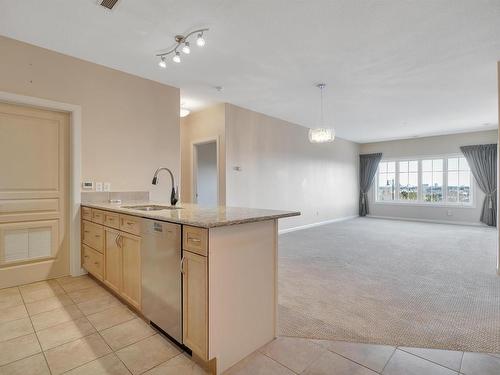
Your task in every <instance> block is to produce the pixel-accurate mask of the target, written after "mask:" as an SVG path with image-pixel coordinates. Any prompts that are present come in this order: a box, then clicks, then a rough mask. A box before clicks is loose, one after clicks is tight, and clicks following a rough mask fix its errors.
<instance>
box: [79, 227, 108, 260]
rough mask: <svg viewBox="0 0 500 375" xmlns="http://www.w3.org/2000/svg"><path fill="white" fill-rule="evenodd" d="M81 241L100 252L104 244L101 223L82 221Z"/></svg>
mask: <svg viewBox="0 0 500 375" xmlns="http://www.w3.org/2000/svg"><path fill="white" fill-rule="evenodd" d="M82 242H83V243H84V244H85V245H87V246H90V247H91V248H93V249H94V250H97V251H99V252H100V253H102V251H103V247H104V246H103V245H104V230H103V227H102V226H101V225H98V224H95V223H91V222H90V221H86V220H83V221H82Z"/></svg>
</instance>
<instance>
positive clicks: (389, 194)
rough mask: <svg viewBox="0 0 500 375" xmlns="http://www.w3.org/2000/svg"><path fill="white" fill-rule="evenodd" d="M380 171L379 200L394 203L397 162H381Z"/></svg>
mask: <svg viewBox="0 0 500 375" xmlns="http://www.w3.org/2000/svg"><path fill="white" fill-rule="evenodd" d="M378 171H379V172H378V190H377V200H379V201H393V200H394V199H395V197H396V196H395V194H396V185H395V184H396V162H394V161H381V162H380V163H379V165H378Z"/></svg>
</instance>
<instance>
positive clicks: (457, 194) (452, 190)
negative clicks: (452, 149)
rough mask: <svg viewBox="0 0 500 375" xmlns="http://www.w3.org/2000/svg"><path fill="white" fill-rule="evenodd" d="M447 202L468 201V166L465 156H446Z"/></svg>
mask: <svg viewBox="0 0 500 375" xmlns="http://www.w3.org/2000/svg"><path fill="white" fill-rule="evenodd" d="M447 201H448V202H452V203H457V202H459V203H470V202H471V186H470V168H469V164H468V163H467V160H465V158H460V157H458V158H448V199H447Z"/></svg>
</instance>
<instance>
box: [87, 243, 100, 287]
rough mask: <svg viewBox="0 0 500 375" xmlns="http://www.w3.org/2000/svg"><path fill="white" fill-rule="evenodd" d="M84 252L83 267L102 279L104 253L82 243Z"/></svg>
mask: <svg viewBox="0 0 500 375" xmlns="http://www.w3.org/2000/svg"><path fill="white" fill-rule="evenodd" d="M82 252H83V267H84V268H85V269H86V270H87V271H88V272H90V273H91V274H92V275H94V276H95V277H97V278H98V279H99V280H102V278H103V271H104V265H103V256H102V254H101V253H98V252H97V251H95V250H93V249H91V248H90V247H88V246H85V245H82Z"/></svg>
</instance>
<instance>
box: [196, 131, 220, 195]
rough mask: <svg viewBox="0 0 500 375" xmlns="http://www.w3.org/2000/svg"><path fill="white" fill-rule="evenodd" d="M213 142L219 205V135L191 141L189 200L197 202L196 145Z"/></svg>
mask: <svg viewBox="0 0 500 375" xmlns="http://www.w3.org/2000/svg"><path fill="white" fill-rule="evenodd" d="M213 142H215V149H216V151H215V152H216V154H217V205H220V202H221V197H220V186H219V185H220V166H219V163H220V160H219V145H220V141H219V136H215V137H208V138H201V139H196V140H194V141H192V142H191V166H190V167H191V202H193V203H198V198H197V197H196V192H197V189H198V185H197V184H198V181H197V173H195V172H196V171H197V169H198V156H197V152H198V151H197V149H196V146H199V145H204V144H207V143H213Z"/></svg>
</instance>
